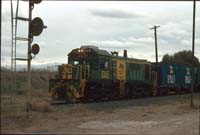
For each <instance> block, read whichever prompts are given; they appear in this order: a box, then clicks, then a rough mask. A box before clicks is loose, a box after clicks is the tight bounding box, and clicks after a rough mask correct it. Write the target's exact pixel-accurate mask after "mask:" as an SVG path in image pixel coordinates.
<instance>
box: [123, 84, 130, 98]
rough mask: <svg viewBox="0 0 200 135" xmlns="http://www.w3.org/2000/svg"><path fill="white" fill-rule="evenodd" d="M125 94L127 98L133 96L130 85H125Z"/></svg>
mask: <svg viewBox="0 0 200 135" xmlns="http://www.w3.org/2000/svg"><path fill="white" fill-rule="evenodd" d="M124 94H125V97H126V98H131V87H130V86H129V85H126V86H125V92H124Z"/></svg>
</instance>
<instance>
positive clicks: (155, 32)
mask: <svg viewBox="0 0 200 135" xmlns="http://www.w3.org/2000/svg"><path fill="white" fill-rule="evenodd" d="M156 28H157V27H156V26H155V29H154V30H155V31H154V34H155V50H156V64H157V65H158V49H157V30H156Z"/></svg>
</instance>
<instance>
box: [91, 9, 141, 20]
mask: <svg viewBox="0 0 200 135" xmlns="http://www.w3.org/2000/svg"><path fill="white" fill-rule="evenodd" d="M89 11H90V13H91V14H92V15H93V16H98V17H104V18H116V19H131V18H140V17H142V15H141V14H138V13H136V12H133V11H130V12H128V11H125V10H119V9H90V10H89Z"/></svg>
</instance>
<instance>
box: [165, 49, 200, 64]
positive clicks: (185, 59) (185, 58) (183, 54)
mask: <svg viewBox="0 0 200 135" xmlns="http://www.w3.org/2000/svg"><path fill="white" fill-rule="evenodd" d="M192 62H193V60H192V51H190V50H184V51H179V52H177V53H175V54H173V55H169V54H165V55H164V56H163V58H162V63H166V64H189V65H192ZM194 66H198V67H200V62H199V59H198V58H197V57H196V56H194Z"/></svg>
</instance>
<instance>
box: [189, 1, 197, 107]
mask: <svg viewBox="0 0 200 135" xmlns="http://www.w3.org/2000/svg"><path fill="white" fill-rule="evenodd" d="M195 14H196V0H194V2H193V27H192V29H193V30H192V87H191V98H190V106H191V107H194V103H193V92H194V46H195V16H196V15H195Z"/></svg>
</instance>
